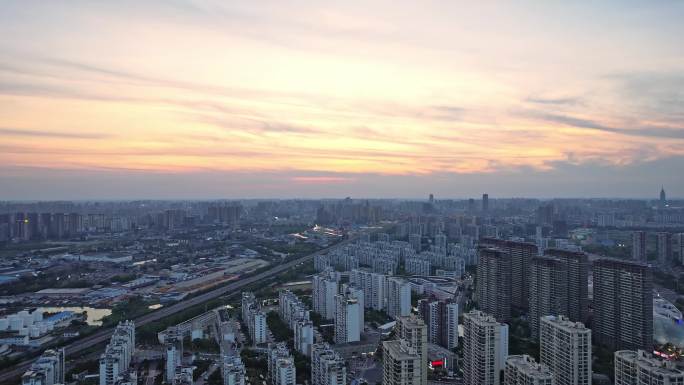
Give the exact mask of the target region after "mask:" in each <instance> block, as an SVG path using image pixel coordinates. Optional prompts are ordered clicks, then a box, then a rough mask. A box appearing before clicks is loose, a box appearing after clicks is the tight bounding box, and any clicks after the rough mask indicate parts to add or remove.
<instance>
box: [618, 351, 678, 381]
mask: <svg viewBox="0 0 684 385" xmlns="http://www.w3.org/2000/svg"><path fill="white" fill-rule="evenodd" d="M650 384H654V385H655V384H658V385H681V384H684V372H682V371H681V370H679V369H677V368H676V366H675V364H674V362H671V361H663V360H660V359H657V358H655V357H653V356H652V355H651V354H650V353H647V352H645V351H643V350H639V351H633V350H619V351H617V352H615V385H650Z"/></svg>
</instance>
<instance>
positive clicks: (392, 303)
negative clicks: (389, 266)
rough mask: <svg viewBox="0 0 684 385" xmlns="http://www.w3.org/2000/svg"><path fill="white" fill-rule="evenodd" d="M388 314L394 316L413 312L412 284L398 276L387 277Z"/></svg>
mask: <svg viewBox="0 0 684 385" xmlns="http://www.w3.org/2000/svg"><path fill="white" fill-rule="evenodd" d="M386 293H387V314H388V315H389V316H390V317H392V318H397V317H403V316H407V315H409V313H411V286H410V285H409V283H408V282H407V281H406V280H404V279H402V278H398V277H389V278H387V289H386Z"/></svg>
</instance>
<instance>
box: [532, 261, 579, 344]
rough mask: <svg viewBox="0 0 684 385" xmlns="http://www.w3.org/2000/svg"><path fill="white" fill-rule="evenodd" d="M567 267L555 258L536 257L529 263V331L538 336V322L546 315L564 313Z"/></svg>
mask: <svg viewBox="0 0 684 385" xmlns="http://www.w3.org/2000/svg"><path fill="white" fill-rule="evenodd" d="M567 270H568V268H567V265H566V264H565V263H563V261H561V260H559V259H556V258H545V257H536V258H532V262H531V264H530V301H529V304H530V313H529V323H530V333H531V335H532V338H534V339H537V338H539V323H540V322H541V317H542V316H546V315H555V314H562V315H565V314H566V308H567V304H568V284H569V283H568V279H567V278H568V272H567Z"/></svg>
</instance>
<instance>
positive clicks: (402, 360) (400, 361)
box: [382, 339, 424, 385]
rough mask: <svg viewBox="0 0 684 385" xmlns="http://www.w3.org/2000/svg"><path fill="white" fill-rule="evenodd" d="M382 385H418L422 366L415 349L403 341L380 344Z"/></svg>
mask: <svg viewBox="0 0 684 385" xmlns="http://www.w3.org/2000/svg"><path fill="white" fill-rule="evenodd" d="M382 349H383V355H382V383H383V385H420V384H421V373H422V372H421V365H424V363H423V361H422V359H421V357H420V354H418V352H417V349H416V348H415V347H413V346H411V345H409V343H408V342H407V341H405V340H401V339H400V340H392V341H384V342H383V343H382Z"/></svg>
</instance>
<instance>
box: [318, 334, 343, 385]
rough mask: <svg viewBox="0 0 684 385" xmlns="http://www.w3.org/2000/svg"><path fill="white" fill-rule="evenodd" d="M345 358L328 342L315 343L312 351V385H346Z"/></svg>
mask: <svg viewBox="0 0 684 385" xmlns="http://www.w3.org/2000/svg"><path fill="white" fill-rule="evenodd" d="M346 384H347V368H346V367H345V362H344V359H343V358H342V357H341V356H340V355H339V354H338V353H337V352H335V351H334V350H332V348H330V345H328V344H326V343H321V344H314V345H313V348H312V351H311V385H346Z"/></svg>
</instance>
